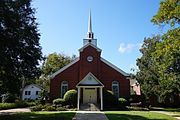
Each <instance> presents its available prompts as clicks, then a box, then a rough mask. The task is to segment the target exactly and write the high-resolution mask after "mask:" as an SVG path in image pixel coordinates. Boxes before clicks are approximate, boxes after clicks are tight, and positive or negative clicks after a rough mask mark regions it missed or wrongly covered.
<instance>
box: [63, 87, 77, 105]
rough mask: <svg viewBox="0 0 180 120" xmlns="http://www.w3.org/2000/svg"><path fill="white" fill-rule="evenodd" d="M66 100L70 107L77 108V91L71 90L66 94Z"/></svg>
mask: <svg viewBox="0 0 180 120" xmlns="http://www.w3.org/2000/svg"><path fill="white" fill-rule="evenodd" d="M64 100H65V102H66V103H67V104H68V105H71V106H73V107H76V106H77V91H76V90H69V91H67V92H66V93H65V94H64Z"/></svg>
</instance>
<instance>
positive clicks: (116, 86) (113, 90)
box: [112, 81, 119, 97]
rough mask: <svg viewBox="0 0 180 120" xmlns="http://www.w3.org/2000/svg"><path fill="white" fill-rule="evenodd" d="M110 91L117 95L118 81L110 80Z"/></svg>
mask: <svg viewBox="0 0 180 120" xmlns="http://www.w3.org/2000/svg"><path fill="white" fill-rule="evenodd" d="M112 92H113V93H114V95H115V96H116V97H119V82H117V81H113V82H112Z"/></svg>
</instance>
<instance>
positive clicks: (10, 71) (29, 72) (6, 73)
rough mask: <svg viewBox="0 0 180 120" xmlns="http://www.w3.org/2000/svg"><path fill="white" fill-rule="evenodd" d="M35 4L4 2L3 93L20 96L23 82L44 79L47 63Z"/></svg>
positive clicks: (0, 36)
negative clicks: (42, 71)
mask: <svg viewBox="0 0 180 120" xmlns="http://www.w3.org/2000/svg"><path fill="white" fill-rule="evenodd" d="M37 25H38V24H37V23H36V18H35V9H34V8H32V7H31V0H1V1H0V81H1V82H2V85H1V88H0V90H1V91H0V92H1V93H7V92H9V93H13V94H18V93H19V90H20V88H21V87H22V86H21V85H22V81H24V82H27V81H28V80H29V79H34V78H35V77H37V76H39V75H40V68H39V63H40V61H41V60H42V59H43V57H42V52H41V46H40V44H39V39H40V34H39V32H38V28H37Z"/></svg>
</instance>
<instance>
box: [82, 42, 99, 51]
mask: <svg viewBox="0 0 180 120" xmlns="http://www.w3.org/2000/svg"><path fill="white" fill-rule="evenodd" d="M88 46H91V47H93V48H95V49H96V50H97V51H98V52H101V51H102V50H101V49H100V48H98V47H97V46H95V45H93V44H92V43H88V44H86V45H85V46H83V47H82V48H80V49H79V52H82V51H83V50H84V49H85V48H86V47H88Z"/></svg>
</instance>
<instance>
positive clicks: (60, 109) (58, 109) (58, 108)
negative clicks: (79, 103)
mask: <svg viewBox="0 0 180 120" xmlns="http://www.w3.org/2000/svg"><path fill="white" fill-rule="evenodd" d="M56 110H57V111H66V108H64V107H57V108H56Z"/></svg>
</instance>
